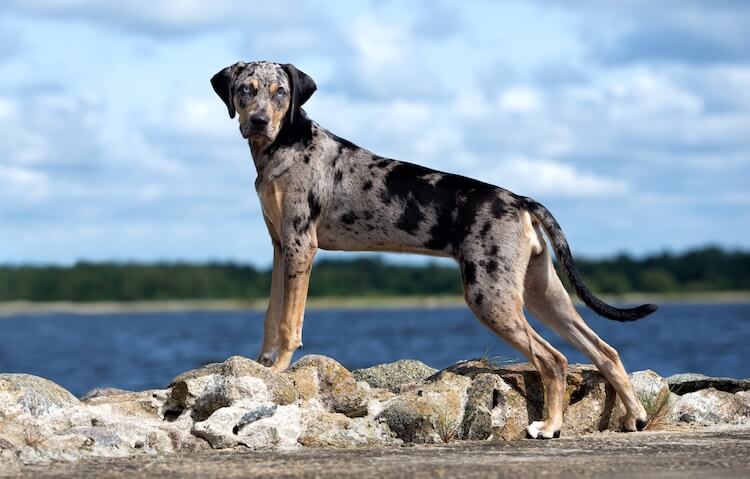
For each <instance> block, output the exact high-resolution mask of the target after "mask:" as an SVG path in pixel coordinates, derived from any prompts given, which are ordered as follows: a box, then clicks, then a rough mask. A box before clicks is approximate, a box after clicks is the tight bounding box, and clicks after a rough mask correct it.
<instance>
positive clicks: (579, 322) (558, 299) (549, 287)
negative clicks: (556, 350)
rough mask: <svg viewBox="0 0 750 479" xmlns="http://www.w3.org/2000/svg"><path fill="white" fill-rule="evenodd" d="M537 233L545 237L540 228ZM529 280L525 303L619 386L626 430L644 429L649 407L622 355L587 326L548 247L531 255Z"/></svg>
mask: <svg viewBox="0 0 750 479" xmlns="http://www.w3.org/2000/svg"><path fill="white" fill-rule="evenodd" d="M537 234H538V235H539V237H540V238H541V233H540V232H539V231H537ZM542 244H544V242H543V240H542ZM525 283H526V284H525V289H524V302H525V304H526V307H527V308H528V309H529V311H530V312H531V313H532V314H533V315H534V316H535V317H536V318H538V319H539V320H540V321H541V322H543V323H544V324H546V325H547V326H549V328H550V329H552V330H553V331H555V332H556V333H557V334H559V335H560V336H561V337H562V338H563V339H565V340H566V341H568V342H569V343H570V344H572V345H573V346H574V347H575V348H576V349H578V350H579V351H581V352H582V353H583V354H585V355H586V356H587V357H588V358H589V359H591V361H592V362H593V363H594V364H595V365H596V367H597V368H598V369H599V371H601V373H602V374H603V375H604V377H605V378H607V380H608V381H609V382H610V384H612V386H613V387H614V388H615V391H617V394H618V395H619V396H620V399H621V400H622V403H623V405H624V406H625V409H626V411H627V413H626V415H625V417H624V418H622V428H623V430H625V431H635V430H636V429H643V427H645V425H646V421H647V415H646V410H645V409H644V408H643V405H642V404H641V403H640V401H638V399H637V397H636V395H635V392H634V390H633V386H632V384H631V383H630V380H629V378H628V375H627V373H626V372H625V368H624V367H623V365H622V362H621V361H620V356H619V354H618V353H617V351H616V350H615V349H614V348H612V347H611V346H610V345H608V344H607V343H605V342H604V341H602V340H601V339H600V338H599V336H597V335H596V333H595V332H594V331H592V330H591V328H589V327H588V325H586V323H585V322H584V321H583V319H582V318H581V316H580V315H579V314H578V312H577V311H576V309H575V308H574V307H573V303H572V302H571V300H570V296H569V294H568V293H567V291H565V288H564V287H563V285H562V283H561V282H560V278H559V277H558V276H557V273H556V271H555V268H554V266H553V264H552V259H551V258H550V255H549V253H548V252H547V249H546V248H544V251H542V252H541V253H540V254H537V255H535V256H532V257H531V259H530V261H529V265H528V268H527V274H526V279H525Z"/></svg>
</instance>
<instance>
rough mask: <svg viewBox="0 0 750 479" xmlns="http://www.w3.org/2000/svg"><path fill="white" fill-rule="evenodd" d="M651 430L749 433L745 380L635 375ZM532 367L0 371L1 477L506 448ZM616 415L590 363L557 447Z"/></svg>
mask: <svg viewBox="0 0 750 479" xmlns="http://www.w3.org/2000/svg"><path fill="white" fill-rule="evenodd" d="M631 379H632V381H633V384H634V387H635V388H636V391H637V394H638V396H639V397H640V399H641V401H642V402H643V404H644V406H645V407H646V409H647V410H648V412H649V416H650V423H649V426H648V429H650V430H655V431H659V430H669V431H674V430H680V428H681V427H682V426H690V427H689V430H691V431H695V430H696V428H701V427H706V426H711V427H716V426H722V425H740V426H750V380H740V379H731V378H709V377H705V376H701V375H695V374H683V375H676V376H672V377H669V378H662V377H660V376H659V375H657V374H656V373H654V372H653V371H639V372H635V373H633V374H631ZM542 405H543V393H542V389H541V384H540V382H539V376H538V375H537V373H536V372H535V370H534V369H533V368H532V367H530V365H529V364H526V363H519V364H510V365H509V364H495V363H493V362H492V361H491V360H489V359H486V358H485V359H482V360H473V361H464V362H460V363H457V364H455V365H453V366H451V367H449V368H447V369H445V370H442V371H437V370H435V369H432V368H430V367H429V366H426V365H425V364H423V363H420V362H419V361H412V360H404V361H398V362H395V363H390V364H383V365H379V366H375V367H372V368H368V369H361V370H355V371H351V372H350V371H348V370H347V369H345V368H344V367H343V366H341V365H340V364H339V363H337V362H336V361H335V360H333V359H330V358H327V357H324V356H315V355H309V356H305V357H303V358H302V359H300V360H299V361H297V362H296V363H295V364H293V365H292V367H290V368H289V369H288V370H287V371H285V372H283V373H280V374H275V373H272V372H271V371H270V370H269V369H267V368H265V367H263V366H261V365H259V364H258V363H256V362H255V361H252V360H250V359H247V358H243V357H239V356H234V357H231V358H229V359H227V360H226V361H224V362H223V363H215V364H209V365H206V366H204V367H202V368H199V369H195V370H192V371H187V372H185V373H183V374H181V375H179V376H178V377H176V378H174V380H173V381H172V382H171V383H170V384H169V386H168V387H167V388H165V389H157V390H149V391H140V392H132V391H122V390H118V389H111V388H106V389H96V390H93V391H91V392H89V393H88V394H86V395H84V396H83V397H82V398H80V399H79V398H76V397H74V396H73V395H72V394H70V393H69V392H68V391H66V390H65V389H63V388H61V387H60V386H58V385H56V384H55V383H53V382H51V381H48V380H46V379H43V378H39V377H35V376H30V375H24V374H0V470H1V469H2V468H6V467H9V466H16V467H17V466H19V465H21V464H45V463H49V462H59V461H63V462H76V461H81V460H91V459H94V458H117V457H132V456H143V457H148V456H155V455H159V456H162V455H169V454H173V453H176V454H193V453H200V454H205V453H206V452H207V451H211V450H218V449H222V450H230V451H231V450H238V451H247V450H253V451H289V450H297V451H299V450H304V449H308V448H346V449H351V448H367V447H374V446H394V445H409V444H442V443H455V442H459V441H464V440H473V441H487V440H489V441H514V440H516V439H521V438H523V437H524V434H525V430H524V428H525V427H526V425H527V424H528V423H529V422H531V421H533V420H538V419H540V418H541V417H540V416H541V411H542ZM623 413H624V411H623V408H622V405H621V404H620V403H619V400H618V399H616V397H615V394H614V391H613V390H612V388H611V387H610V386H609V385H608V383H607V382H606V381H605V380H604V379H603V377H602V376H601V375H600V374H599V372H598V371H597V370H596V369H595V368H593V367H592V366H588V365H571V366H570V367H569V369H568V376H567V391H566V410H565V424H564V428H563V430H562V435H563V437H564V438H575V437H579V436H581V435H586V434H590V433H596V432H598V431H617V430H618V429H619V418H620V416H622V414H623Z"/></svg>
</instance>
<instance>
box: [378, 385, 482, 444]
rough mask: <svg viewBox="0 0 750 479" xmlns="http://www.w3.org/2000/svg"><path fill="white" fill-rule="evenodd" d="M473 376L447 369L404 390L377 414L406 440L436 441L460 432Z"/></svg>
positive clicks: (419, 441)
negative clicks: (465, 375) (470, 377)
mask: <svg viewBox="0 0 750 479" xmlns="http://www.w3.org/2000/svg"><path fill="white" fill-rule="evenodd" d="M470 385H471V379H469V378H467V377H464V376H460V375H458V374H455V373H452V372H449V371H444V372H441V373H439V374H437V375H435V376H433V377H432V378H430V379H429V380H427V381H426V382H424V383H422V384H418V385H415V386H414V387H413V388H411V389H410V390H408V391H404V392H402V393H401V394H399V395H398V396H396V397H394V398H393V399H391V400H390V401H389V402H388V403H386V404H385V405H384V408H383V411H382V412H381V413H380V414H379V415H378V418H379V419H382V420H384V421H385V422H386V424H388V427H389V428H390V429H391V431H393V432H394V434H395V435H396V436H397V437H398V438H399V439H401V440H402V441H404V442H407V443H411V442H415V443H437V442H440V441H445V442H447V441H450V440H451V439H453V438H457V437H458V436H459V435H460V432H461V423H462V422H463V417H464V410H465V407H466V399H467V389H468V388H469V386H470Z"/></svg>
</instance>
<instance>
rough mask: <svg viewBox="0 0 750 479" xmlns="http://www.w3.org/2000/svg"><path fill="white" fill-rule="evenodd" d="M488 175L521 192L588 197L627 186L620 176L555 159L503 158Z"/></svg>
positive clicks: (617, 192) (620, 190) (619, 192)
mask: <svg viewBox="0 0 750 479" xmlns="http://www.w3.org/2000/svg"><path fill="white" fill-rule="evenodd" d="M490 178H494V179H496V181H497V183H499V184H502V185H507V186H508V188H509V189H511V190H513V191H517V192H523V194H525V195H526V194H528V195H545V196H566V197H576V198H591V197H602V196H619V195H622V194H624V193H626V192H628V190H629V185H628V183H627V182H626V181H624V180H622V179H614V178H608V177H605V176H601V175H596V174H593V173H587V172H583V171H579V170H577V169H576V168H575V167H573V166H572V165H569V164H564V163H560V162H556V161H550V160H544V159H532V158H523V157H514V158H509V159H507V160H505V161H503V162H502V163H501V164H500V165H499V166H497V167H495V169H494V170H493V172H492V174H491V175H490Z"/></svg>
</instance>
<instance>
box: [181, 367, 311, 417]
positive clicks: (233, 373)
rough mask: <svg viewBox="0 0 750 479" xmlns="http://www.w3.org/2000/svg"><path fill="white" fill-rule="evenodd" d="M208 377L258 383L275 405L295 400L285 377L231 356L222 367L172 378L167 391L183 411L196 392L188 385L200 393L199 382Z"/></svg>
mask: <svg viewBox="0 0 750 479" xmlns="http://www.w3.org/2000/svg"><path fill="white" fill-rule="evenodd" d="M211 375H215V376H225V377H235V378H236V377H244V376H249V377H255V378H258V379H261V380H262V381H263V382H264V383H265V384H266V387H267V388H268V391H269V392H270V393H271V397H272V398H273V401H274V402H275V403H276V404H281V405H284V404H292V403H294V402H295V401H297V398H298V396H297V391H296V390H295V388H294V384H293V383H292V382H291V381H290V380H289V378H287V377H286V376H284V375H282V374H276V373H274V372H273V371H271V370H270V369H269V368H267V367H265V366H261V365H260V364H258V363H256V362H255V361H253V360H252V359H247V358H243V357H242V356H232V357H230V358H229V359H227V360H226V361H224V362H223V363H211V364H207V365H205V366H203V367H202V368H199V369H193V370H191V371H187V372H184V373H182V374H180V375H179V376H177V377H176V378H174V379H173V380H172V382H171V383H170V384H169V387H171V388H172V390H173V394H172V396H173V399H175V400H176V402H177V403H178V404H181V405H182V406H184V407H190V406H189V405H190V404H191V403H192V399H193V398H191V395H194V394H195V392H196V388H191V387H189V386H190V385H191V384H190V383H191V382H192V383H193V384H192V385H194V386H198V388H197V389H200V387H202V385H203V381H201V380H200V379H201V378H205V377H206V376H211ZM194 380H198V381H194ZM206 381H208V380H206Z"/></svg>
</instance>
